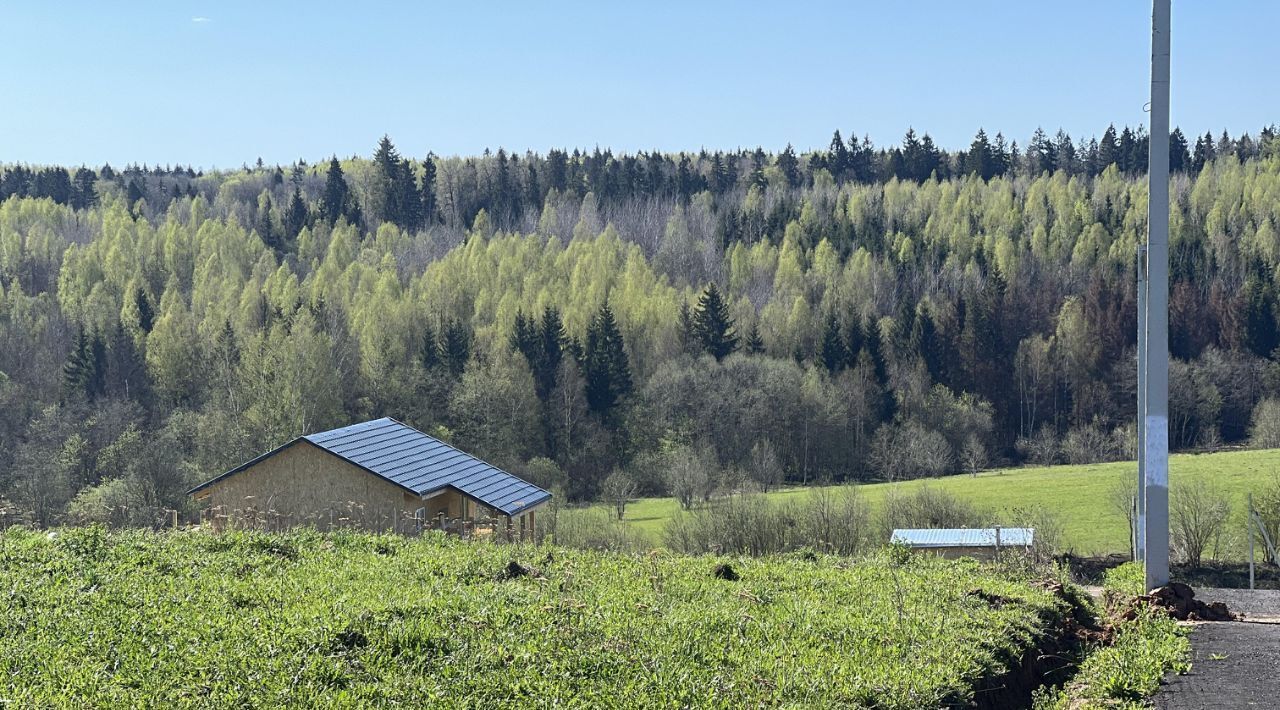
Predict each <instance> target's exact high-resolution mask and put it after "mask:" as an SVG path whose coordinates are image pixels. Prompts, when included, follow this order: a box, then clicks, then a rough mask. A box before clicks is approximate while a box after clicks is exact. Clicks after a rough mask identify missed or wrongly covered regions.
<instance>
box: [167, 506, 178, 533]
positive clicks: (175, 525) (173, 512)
mask: <svg viewBox="0 0 1280 710" xmlns="http://www.w3.org/2000/svg"><path fill="white" fill-rule="evenodd" d="M169 512H170V513H172V514H173V529H174V530H177V529H178V511H177V510H176V509H175V510H171V511H169Z"/></svg>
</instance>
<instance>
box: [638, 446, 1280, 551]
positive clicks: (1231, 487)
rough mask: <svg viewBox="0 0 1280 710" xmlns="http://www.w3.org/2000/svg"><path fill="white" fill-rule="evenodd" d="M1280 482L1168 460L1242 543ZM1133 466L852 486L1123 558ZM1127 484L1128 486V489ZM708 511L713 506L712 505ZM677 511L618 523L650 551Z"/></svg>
mask: <svg viewBox="0 0 1280 710" xmlns="http://www.w3.org/2000/svg"><path fill="white" fill-rule="evenodd" d="M1278 474H1280V449H1266V450H1256V451H1226V452H1218V453H1206V454H1175V455H1173V456H1171V457H1170V459H1169V478H1170V486H1171V490H1173V491H1175V494H1176V489H1177V487H1178V486H1179V484H1182V483H1187V482H1190V481H1195V480H1205V481H1209V482H1212V483H1213V484H1214V485H1217V486H1220V487H1221V488H1222V490H1223V491H1225V492H1226V493H1227V494H1229V496H1230V498H1231V501H1232V519H1233V523H1232V525H1231V529H1232V530H1233V531H1234V532H1235V533H1236V534H1235V537H1236V538H1239V539H1243V537H1244V509H1245V497H1246V495H1247V494H1248V493H1249V492H1250V491H1256V490H1258V489H1259V488H1260V487H1261V486H1262V485H1264V484H1265V483H1268V482H1270V481H1271V480H1272V479H1273V477H1275V476H1276V475H1278ZM1136 477H1137V463H1136V462H1133V461H1117V462H1113V463H1103V464H1091V465H1083V466H1041V467H1027V468H1011V469H1000V470H993V471H984V472H981V473H979V474H978V475H977V476H970V475H959V476H948V477H944V478H934V479H927V480H915V481H905V482H900V483H877V484H868V485H862V486H858V489H859V492H860V493H862V494H864V495H865V497H866V500H867V501H868V502H869V503H871V504H872V505H873V507H874V506H876V505H878V504H879V503H880V502H881V501H882V500H883V499H884V496H885V495H886V494H887V493H888V492H889V491H890V490H894V489H898V490H914V489H917V488H919V487H921V486H930V487H933V488H937V489H940V490H944V491H947V492H949V493H952V494H954V495H955V496H957V497H959V498H961V499H963V500H965V501H968V502H970V503H972V504H973V505H975V506H977V507H978V508H981V509H983V510H985V511H987V512H988V513H989V514H990V516H991V517H992V518H993V520H994V522H997V523H1003V524H1005V525H1012V524H1014V521H1015V520H1016V519H1017V518H1018V517H1019V515H1018V511H1020V510H1027V509H1030V508H1033V507H1035V506H1041V507H1043V508H1044V509H1046V510H1048V511H1050V512H1052V513H1053V514H1054V515H1055V516H1056V517H1057V518H1058V520H1059V522H1060V523H1061V524H1062V527H1063V531H1062V541H1061V548H1062V550H1063V551H1071V552H1073V553H1075V554H1078V555H1102V554H1107V553H1123V552H1127V551H1128V550H1129V532H1128V529H1127V523H1126V520H1125V518H1124V517H1123V515H1122V514H1121V512H1120V511H1119V510H1118V509H1117V508H1116V506H1115V504H1114V503H1113V500H1114V498H1115V497H1116V496H1115V491H1116V489H1117V488H1118V487H1119V486H1120V485H1125V484H1128V485H1133V486H1136ZM1131 481H1134V482H1133V483H1130V482H1131ZM807 493H808V489H806V488H788V489H784V490H779V491H772V492H770V493H768V494H767V495H768V497H770V498H773V499H776V500H785V499H787V498H793V497H796V498H798V497H801V496H804V495H807ZM712 504H714V503H712ZM679 509H680V506H679V504H678V503H677V502H676V501H675V499H674V498H645V499H640V500H637V501H635V502H632V503H631V504H629V505H628V506H627V509H626V516H625V518H624V520H626V521H627V522H628V523H630V524H631V525H632V527H633V528H634V529H635V530H636V531H637V532H639V533H641V534H642V536H643V537H644V539H645V540H647V541H648V542H649V543H650V544H653V545H660V544H661V541H662V530H663V527H664V526H665V525H666V523H667V521H668V520H670V519H671V518H672V516H674V515H677V514H678V511H679Z"/></svg>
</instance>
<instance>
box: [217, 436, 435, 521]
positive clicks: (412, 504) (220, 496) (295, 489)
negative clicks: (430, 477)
mask: <svg viewBox="0 0 1280 710" xmlns="http://www.w3.org/2000/svg"><path fill="white" fill-rule="evenodd" d="M208 490H209V495H208V496H207V498H206V499H205V500H206V501H207V502H208V504H209V506H210V514H211V515H212V516H213V520H214V524H215V526H218V527H221V526H224V525H228V524H229V525H252V526H256V527H270V528H276V527H291V526H297V525H314V526H315V527H317V528H319V529H321V530H325V529H328V528H330V527H359V528H365V529H368V530H393V529H398V528H400V527H403V526H404V524H405V523H404V521H405V518H406V517H411V516H412V515H413V511H414V510H416V509H417V508H418V506H420V505H422V502H420V501H419V500H418V499H417V498H416V497H415V496H411V495H408V494H406V493H405V491H404V489H402V488H398V487H396V486H394V485H392V484H390V483H387V482H386V481H384V480H382V479H380V478H378V477H376V476H374V475H373V474H370V473H368V472H366V471H364V470H361V469H360V468H358V467H356V466H353V465H351V464H350V463H348V462H346V461H343V460H342V459H340V458H338V457H336V456H334V455H332V454H329V453H327V452H325V451H323V450H321V449H319V448H318V447H316V446H314V445H312V444H309V443H305V442H299V443H296V444H294V445H293V446H290V447H289V448H287V449H285V450H283V451H281V452H279V453H277V454H276V455H275V456H272V457H270V458H267V459H265V460H263V461H260V462H258V463H256V464H254V465H253V466H251V467H249V468H247V469H245V470H243V471H241V472H239V473H237V474H235V475H232V476H229V477H227V478H226V479H224V480H222V481H219V482H218V483H215V484H213V485H212V486H210V487H209V489H208ZM427 502H428V503H431V502H432V501H427ZM428 510H432V511H433V512H434V510H435V508H433V507H429V508H428Z"/></svg>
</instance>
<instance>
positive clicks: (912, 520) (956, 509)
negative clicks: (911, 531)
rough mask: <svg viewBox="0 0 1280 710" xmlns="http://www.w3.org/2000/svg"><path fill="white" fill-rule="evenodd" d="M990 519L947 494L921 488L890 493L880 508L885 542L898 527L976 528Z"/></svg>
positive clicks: (969, 504)
mask: <svg viewBox="0 0 1280 710" xmlns="http://www.w3.org/2000/svg"><path fill="white" fill-rule="evenodd" d="M988 517H989V516H987V515H986V514H984V513H982V512H981V511H979V510H978V509H977V508H975V507H974V506H973V505H972V504H971V503H969V502H968V501H964V500H961V499H960V498H957V497H956V496H955V495H953V494H951V493H948V492H947V491H944V490H941V489H936V488H930V487H929V486H920V487H919V488H917V489H916V490H914V491H912V492H910V493H906V492H903V491H900V490H897V489H891V490H889V491H888V492H887V493H886V494H885V497H884V503H883V504H882V505H881V507H880V528H881V532H882V533H883V539H884V540H888V539H889V536H890V535H891V534H892V533H893V531H894V530H895V529H898V528H976V527H982V526H983V525H985V524H986V522H987V519H988Z"/></svg>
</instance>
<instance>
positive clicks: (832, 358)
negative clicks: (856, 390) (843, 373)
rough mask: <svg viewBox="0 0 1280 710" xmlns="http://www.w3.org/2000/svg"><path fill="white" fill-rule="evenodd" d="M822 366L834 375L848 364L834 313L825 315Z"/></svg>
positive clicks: (838, 323)
mask: <svg viewBox="0 0 1280 710" xmlns="http://www.w3.org/2000/svg"><path fill="white" fill-rule="evenodd" d="M821 354H822V364H823V366H825V367H826V368H827V372H830V373H831V374H833V375H834V374H835V373H837V372H839V371H840V370H842V369H844V366H845V364H846V363H847V362H848V353H847V352H846V351H845V345H844V338H842V337H840V322H839V321H838V320H836V316H835V314H834V313H831V314H828V315H827V326H826V328H825V329H824V330H823V332H822V353H821Z"/></svg>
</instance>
